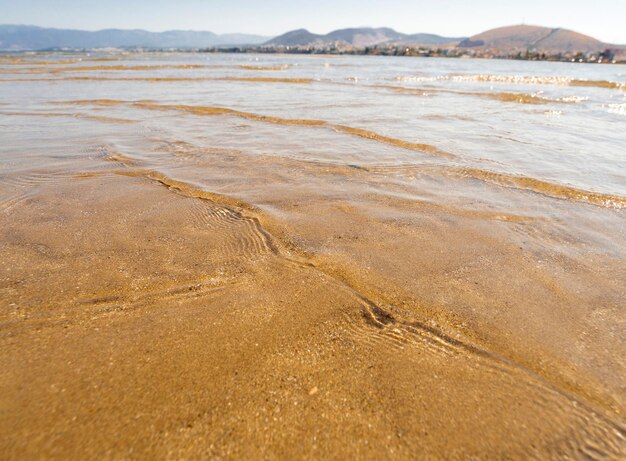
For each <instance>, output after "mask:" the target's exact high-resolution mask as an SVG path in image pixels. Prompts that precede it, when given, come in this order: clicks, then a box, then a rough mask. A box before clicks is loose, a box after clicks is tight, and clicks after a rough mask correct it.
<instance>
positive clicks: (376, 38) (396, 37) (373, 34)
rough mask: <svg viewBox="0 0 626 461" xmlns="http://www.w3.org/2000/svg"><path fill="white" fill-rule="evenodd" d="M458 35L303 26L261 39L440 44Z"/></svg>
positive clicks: (321, 44) (280, 42) (274, 41)
mask: <svg viewBox="0 0 626 461" xmlns="http://www.w3.org/2000/svg"><path fill="white" fill-rule="evenodd" d="M460 40H462V39H461V38H452V37H442V36H439V35H434V34H412V35H408V34H403V33H400V32H397V31H395V30H393V29H390V28H388V27H380V28H371V27H361V28H350V29H339V30H334V31H332V32H330V33H328V34H326V35H318V34H313V33H311V32H309V31H308V30H306V29H298V30H293V31H290V32H287V33H286V34H283V35H280V36H278V37H275V38H273V39H272V40H269V41H268V42H266V43H265V45H268V46H319V47H324V46H332V45H335V44H343V45H350V46H353V47H355V48H364V47H367V46H374V45H381V44H407V45H409V44H410V45H443V44H448V43H458V42H459V41H460Z"/></svg>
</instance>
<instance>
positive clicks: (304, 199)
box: [0, 53, 626, 459]
mask: <svg viewBox="0 0 626 461" xmlns="http://www.w3.org/2000/svg"><path fill="white" fill-rule="evenodd" d="M0 90H1V91H0V136H1V139H2V145H1V146H0V224H1V226H0V229H1V232H0V243H1V244H2V246H1V247H0V251H1V256H2V261H3V266H2V268H1V270H2V272H1V273H0V301H2V311H1V312H0V334H1V335H2V336H1V337H0V351H1V352H2V354H1V355H0V359H1V362H0V365H2V366H3V369H5V370H7V374H6V375H5V378H3V380H1V381H0V386H2V389H1V390H2V391H3V392H1V394H3V395H4V397H3V400H0V403H1V404H2V406H3V407H4V408H7V409H8V410H9V411H5V412H4V413H3V416H0V426H1V427H4V428H5V429H7V430H3V433H4V434H7V435H5V436H4V438H3V439H2V440H0V443H2V444H3V445H4V446H5V448H6V450H7V452H9V453H12V454H13V455H15V456H17V457H24V456H29V455H30V456H31V457H32V456H48V457H67V456H74V457H76V455H77V454H80V455H82V456H99V455H101V454H102V453H109V455H110V456H112V457H116V456H117V457H120V456H122V455H123V454H124V453H129V451H128V450H130V449H134V450H136V451H134V453H136V456H138V457H142V456H143V457H147V456H148V457H150V456H151V457H154V456H157V457H164V453H169V455H168V456H170V457H207V456H215V457H239V458H242V457H249V456H258V455H259V451H258V450H259V449H260V450H261V453H262V454H263V455H264V456H266V457H285V458H289V457H299V458H312V459H315V458H317V459H319V458H320V457H326V458H328V457H337V458H339V457H342V456H344V457H345V456H350V457H353V456H357V455H358V456H360V457H376V458H384V457H390V458H394V457H397V456H404V457H415V456H416V455H420V454H421V455H422V456H424V457H435V458H441V457H448V458H467V457H468V456H475V457H478V458H487V457H493V456H495V457H498V458H503V457H510V458H519V459H527V458H529V457H530V458H546V457H548V458H550V457H551V458H555V457H557V458H558V457H561V458H562V457H570V458H581V459H589V458H591V459H593V458H603V457H605V458H615V459H618V458H620V456H623V455H624V451H625V443H624V434H625V433H626V430H625V425H624V416H625V415H626V394H625V393H624V387H623V383H624V380H625V379H626V368H625V364H624V361H623V357H624V355H625V354H626V336H625V335H624V332H625V331H626V317H625V316H624V305H625V303H624V301H625V299H626V293H625V291H624V287H625V286H626V275H625V274H626V233H625V230H626V217H625V215H624V213H625V210H624V208H625V206H626V173H625V171H626V169H625V166H626V151H625V148H626V129H625V128H626V118H624V110H623V109H624V106H625V104H626V71H625V70H624V68H623V66H617V65H585V64H566V63H539V62H521V61H520V62H517V61H491V60H464V59H430V58H428V59H427V58H423V59H419V58H386V57H349V56H342V57H335V56H332V57H331V56H285V55H258V56H257V55H222V54H150V55H137V54H129V55H109V54H104V53H103V54H94V55H87V54H67V55H64V54H47V55H46V54H40V55H37V54H35V55H19V56H9V57H5V58H2V59H0ZM128 351H130V352H128ZM27 363H28V364H29V365H28V366H26V365H25V364H27ZM69 363H71V364H73V365H72V366H71V367H68V366H67V364H69ZM111 364H114V366H113V365H111ZM137 364H140V365H137ZM110 367H113V368H110ZM179 369H184V370H185V373H179ZM155 376H156V377H155ZM199 382H201V383H203V384H202V385H199V384H198V383H199ZM14 383H18V385H17V386H15V385H14ZM50 383H52V384H50ZM224 383H227V384H224ZM93 386H95V387H93ZM146 387H150V388H152V389H153V392H152V393H151V394H149V395H148V394H146V395H144V394H143V393H142V392H141V389H143V388H146ZM60 389H63V392H61V391H60ZM65 392H66V394H63V393H65ZM120 393H121V394H127V395H129V396H132V398H130V397H129V400H128V401H127V402H125V405H124V406H120V405H118V404H117V400H116V399H117V398H118V397H119V395H120ZM181 395H182V396H183V397H181ZM33 396H39V397H38V399H37V401H38V403H37V404H32V403H30V402H31V401H32V400H33V398H34V397H33ZM187 396H188V398H187ZM181 398H182V399H183V400H184V403H181ZM268 402H269V403H268ZM294 402H295V403H294ZM298 405H300V406H299V407H298ZM276 408H278V409H279V410H277V409H276ZM512 408H515V411H512V410H511V409H512ZM209 409H214V410H209ZM281 409H282V410H281ZM417 409H419V410H417ZM279 413H280V414H279ZM42 414H44V415H45V417H44V416H41V415H42ZM93 414H96V415H97V418H92V417H91V416H90V415H93ZM241 415H244V417H242V416H241ZM320 415H321V416H320ZM442 415H444V416H442ZM320 417H322V419H323V423H320V420H319V418H320ZM72 418H77V419H72ZM125 418H126V419H125ZM142 418H144V419H142ZM119 419H123V420H124V421H125V423H124V424H125V427H126V428H127V430H126V431H125V434H124V435H123V436H120V435H119V434H117V433H116V430H117V429H115V428H116V427H117V421H118V420H119ZM77 421H78V422H77ZM251 421H254V422H251ZM320 427H322V428H324V429H323V430H321V431H320ZM8 428H11V429H10V430H9V429H8ZM58 433H64V434H66V437H65V439H64V442H63V443H59V444H56V445H55V444H53V443H51V442H50V441H53V440H55V437H56V435H55V434H58ZM35 434H43V435H37V436H36V441H37V442H36V443H34V444H33V443H30V441H31V439H32V438H34V437H35ZM116 434H117V435H116ZM163 434H175V436H173V437H172V438H170V439H168V438H167V437H165V436H163ZM138 440H141V442H138ZM190 440H193V441H194V443H193V444H191V443H190ZM237 440H239V442H237ZM296 440H297V442H295V441H296ZM113 441H115V443H113ZM259 447H261V448H259ZM116 450H118V451H116ZM494 454H495V455H494ZM446 455H448V456H446Z"/></svg>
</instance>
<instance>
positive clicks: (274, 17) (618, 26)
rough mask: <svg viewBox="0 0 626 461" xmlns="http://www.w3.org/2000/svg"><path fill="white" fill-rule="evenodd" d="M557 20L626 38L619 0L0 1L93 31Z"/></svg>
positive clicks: (14, 12)
mask: <svg viewBox="0 0 626 461" xmlns="http://www.w3.org/2000/svg"><path fill="white" fill-rule="evenodd" d="M522 22H524V23H526V24H534V25H542V26H549V27H564V28H567V29H573V30H576V31H578V32H582V33H584V34H587V35H591V36H593V37H596V38H598V39H600V40H603V41H606V42H612V43H622V44H626V0H597V1H589V0H585V1H583V0H517V1H515V2H511V1H508V0H430V1H428V2H426V1H423V0H386V1H374V0H305V1H301V0H0V23H3V24H33V25H38V26H46V27H60V28H72V29H86V30H96V29H103V28H110V27H115V28H122V29H130V28H136V29H147V30H153V31H162V30H168V29H186V30H188V29H191V30H210V31H213V32H217V33H225V32H246V33H253V34H260V35H278V34H281V33H283V32H286V31H288V30H291V29H296V28H301V27H303V28H306V29H309V30H310V31H311V32H315V33H327V32H330V31H331V30H334V29H339V28H344V27H361V26H374V27H381V26H388V27H392V28H394V29H396V30H398V31H400V32H405V33H417V32H430V33H436V34H440V35H447V36H470V35H473V34H476V33H479V32H482V31H484V30H487V29H491V28H493V27H498V26H505V25H512V24H519V23H522Z"/></svg>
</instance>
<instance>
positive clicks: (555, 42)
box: [459, 25, 619, 53]
mask: <svg viewBox="0 0 626 461" xmlns="http://www.w3.org/2000/svg"><path fill="white" fill-rule="evenodd" d="M616 46H617V47H619V46H618V45H611V44H608V43H603V42H601V41H600V40H596V39H595V38H593V37H589V36H587V35H583V34H579V33H578V32H573V31H571V30H567V29H559V28H557V29H551V28H548V27H539V26H527V25H517V26H508V27H499V28H497V29H491V30H488V31H486V32H482V33H480V34H478V35H474V36H472V37H470V38H467V39H465V40H463V41H462V42H461V43H459V47H460V48H482V49H490V50H494V51H499V52H507V53H515V52H519V51H526V50H533V51H537V52H546V53H548V52H577V51H582V52H597V51H601V50H603V49H605V48H613V47H616Z"/></svg>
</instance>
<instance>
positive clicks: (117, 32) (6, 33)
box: [0, 25, 268, 51]
mask: <svg viewBox="0 0 626 461" xmlns="http://www.w3.org/2000/svg"><path fill="white" fill-rule="evenodd" d="M267 39H268V37H262V36H258V35H246V34H225V35H217V34H214V33H213V32H196V31H184V30H171V31H167V32H148V31H145V30H122V29H105V30H99V31H95V32H89V31H84V30H72V29H48V28H43V27H36V26H14V25H0V50H11V51H25V50H44V49H50V48H86V49H88V48H109V47H113V48H132V47H148V48H199V47H207V46H217V45H257V44H260V43H263V42H265V41H267Z"/></svg>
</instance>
